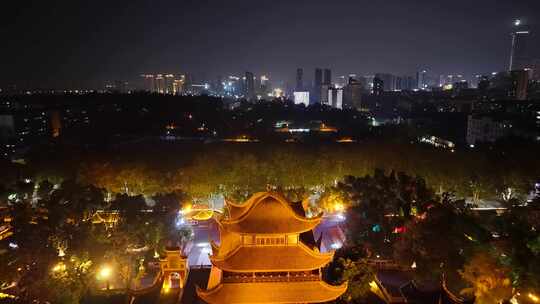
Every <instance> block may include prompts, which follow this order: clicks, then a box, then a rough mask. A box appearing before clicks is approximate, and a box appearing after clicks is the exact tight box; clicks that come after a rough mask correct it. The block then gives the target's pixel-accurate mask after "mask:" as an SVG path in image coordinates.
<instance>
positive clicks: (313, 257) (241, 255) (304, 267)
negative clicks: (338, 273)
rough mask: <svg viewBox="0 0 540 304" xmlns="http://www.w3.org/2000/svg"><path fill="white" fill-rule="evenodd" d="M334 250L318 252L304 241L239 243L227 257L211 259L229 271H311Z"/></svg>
mask: <svg viewBox="0 0 540 304" xmlns="http://www.w3.org/2000/svg"><path fill="white" fill-rule="evenodd" d="M333 256H334V253H333V252H329V253H319V252H317V251H313V250H312V249H310V248H308V247H307V246H305V245H304V244H302V243H299V244H296V245H288V246H240V247H238V248H237V249H236V250H234V251H232V252H231V253H229V254H227V255H226V256H224V257H219V256H215V257H214V256H212V257H210V260H211V262H212V264H213V265H214V266H216V267H217V268H219V269H222V270H225V271H230V272H266V271H308V270H313V269H318V268H321V267H324V266H325V265H326V264H328V263H330V262H331V261H332V258H333Z"/></svg>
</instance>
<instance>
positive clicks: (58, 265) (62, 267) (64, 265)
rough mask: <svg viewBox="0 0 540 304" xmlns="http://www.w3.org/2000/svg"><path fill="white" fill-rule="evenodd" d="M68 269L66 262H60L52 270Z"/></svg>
mask: <svg viewBox="0 0 540 304" xmlns="http://www.w3.org/2000/svg"><path fill="white" fill-rule="evenodd" d="M64 270H66V264H64V263H62V262H60V263H58V264H56V265H54V267H53V268H52V272H60V271H64Z"/></svg>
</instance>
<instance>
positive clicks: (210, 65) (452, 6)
mask: <svg viewBox="0 0 540 304" xmlns="http://www.w3.org/2000/svg"><path fill="white" fill-rule="evenodd" d="M2 2H3V3H2V8H0V18H1V20H0V36H1V38H2V44H0V52H1V55H0V71H1V73H0V85H1V86H6V85H13V84H16V85H18V86H19V87H56V88H64V87H71V88H75V87H81V86H82V87H94V88H96V87H102V86H103V84H104V83H105V82H107V81H114V80H117V79H126V80H133V79H137V76H138V75H139V74H141V73H178V72H190V73H193V74H194V75H195V76H196V78H202V77H205V78H208V79H215V77H216V76H218V75H222V76H226V75H230V74H241V73H243V72H244V71H246V70H249V71H253V72H254V73H256V74H257V75H259V74H261V73H265V74H269V75H270V77H271V79H272V80H274V82H275V83H276V82H277V81H278V80H284V81H292V80H293V78H294V73H295V70H296V68H297V67H303V68H304V69H305V72H304V73H305V74H306V80H309V79H310V78H311V77H312V73H313V69H314V68H315V67H316V66H320V67H330V68H331V69H332V70H333V75H334V76H338V75H342V74H349V73H358V74H368V73H369V74H371V73H376V72H389V73H395V74H398V75H399V74H410V75H413V74H414V73H415V71H416V70H418V69H421V68H426V69H428V70H429V71H430V72H431V73H432V74H434V75H437V74H442V73H444V74H453V73H462V74H464V75H470V74H474V73H488V72H492V71H499V70H504V69H506V68H507V65H508V56H509V52H510V35H509V33H510V31H511V27H512V20H513V19H514V18H522V19H523V20H525V21H526V22H527V23H528V24H529V25H530V27H531V28H532V30H533V31H535V32H538V33H540V1H539V0H515V1H513V0H451V1H435V0H424V1H417V0H387V1H381V0H371V1H364V0H354V1H353V0H334V1H330V0H327V1H319V0H310V1H295V0H289V1H279V0H274V1H254V0H250V1H245V0H229V1H218V0H211V1H204V0H198V1H192V0H189V1H188V0H176V1H160V0H146V1H138V0H129V1H128V0H109V1H101V0H93V1H86V0H71V1H55V0H47V1H45V0H36V1H23V0H17V1H2ZM5 2H10V4H6V3H5ZM539 36H540V35H539ZM539 40H540V39H536V40H535V42H534V44H535V46H534V47H535V48H536V50H539V49H540V47H539V45H540V42H539ZM536 54H538V56H537V57H539V58H540V52H537V53H536Z"/></svg>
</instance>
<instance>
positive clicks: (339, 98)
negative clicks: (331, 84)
mask: <svg viewBox="0 0 540 304" xmlns="http://www.w3.org/2000/svg"><path fill="white" fill-rule="evenodd" d="M328 105H329V106H331V107H333V108H336V109H343V89H342V88H330V89H329V90H328Z"/></svg>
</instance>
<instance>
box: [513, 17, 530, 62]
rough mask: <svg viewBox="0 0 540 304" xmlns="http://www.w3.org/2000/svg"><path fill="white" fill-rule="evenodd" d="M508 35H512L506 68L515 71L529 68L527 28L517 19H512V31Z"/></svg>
mask: <svg viewBox="0 0 540 304" xmlns="http://www.w3.org/2000/svg"><path fill="white" fill-rule="evenodd" d="M510 35H511V36H512V48H511V50H510V65H509V67H508V70H509V71H516V70H524V69H527V68H531V67H530V64H531V62H530V58H529V56H530V54H529V53H528V52H529V50H528V44H529V41H528V40H529V35H530V32H529V30H528V29H527V27H525V26H524V25H523V23H522V22H521V20H519V19H518V20H515V21H514V31H512V33H511V34H510Z"/></svg>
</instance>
